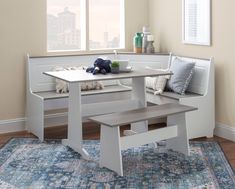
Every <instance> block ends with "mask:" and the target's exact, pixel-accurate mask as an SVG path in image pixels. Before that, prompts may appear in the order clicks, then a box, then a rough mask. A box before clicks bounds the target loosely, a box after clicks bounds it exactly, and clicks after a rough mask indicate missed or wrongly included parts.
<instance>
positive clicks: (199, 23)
mask: <svg viewBox="0 0 235 189" xmlns="http://www.w3.org/2000/svg"><path fill="white" fill-rule="evenodd" d="M183 42H184V43H189V44H198V45H210V0H183Z"/></svg>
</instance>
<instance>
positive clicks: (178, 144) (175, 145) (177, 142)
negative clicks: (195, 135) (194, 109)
mask: <svg viewBox="0 0 235 189" xmlns="http://www.w3.org/2000/svg"><path fill="white" fill-rule="evenodd" d="M167 125H168V126H171V125H177V126H178V136H177V137H175V138H172V139H168V140H167V147H168V148H170V149H173V150H175V151H178V152H181V153H183V154H185V155H189V140H188V133H187V127H186V122H185V113H181V114H176V115H171V116H168V117H167Z"/></svg>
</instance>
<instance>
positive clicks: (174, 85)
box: [166, 57, 195, 95]
mask: <svg viewBox="0 0 235 189" xmlns="http://www.w3.org/2000/svg"><path fill="white" fill-rule="evenodd" d="M194 67H195V63H194V62H186V61H184V60H182V59H180V58H178V57H176V58H175V59H174V60H173V62H172V63H171V66H170V71H172V73H173V75H172V76H171V78H170V79H169V80H168V81H167V84H166V89H167V90H170V91H173V92H175V93H178V94H181V95H184V94H185V91H186V90H187V88H188V85H189V83H190V81H191V79H192V76H193V73H194Z"/></svg>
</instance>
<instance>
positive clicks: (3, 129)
mask: <svg viewBox="0 0 235 189" xmlns="http://www.w3.org/2000/svg"><path fill="white" fill-rule="evenodd" d="M24 130H25V118H16V119H8V120H0V134H2V133H10V132H17V131H24Z"/></svg>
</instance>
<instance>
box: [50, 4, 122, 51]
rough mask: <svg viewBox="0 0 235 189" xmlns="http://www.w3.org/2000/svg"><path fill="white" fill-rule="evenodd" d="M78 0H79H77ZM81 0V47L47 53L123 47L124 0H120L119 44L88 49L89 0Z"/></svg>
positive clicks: (107, 49) (111, 49)
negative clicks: (115, 46) (114, 46)
mask: <svg viewBox="0 0 235 189" xmlns="http://www.w3.org/2000/svg"><path fill="white" fill-rule="evenodd" d="M78 1H79V0H78ZM80 2H81V10H82V11H81V49H71V50H48V48H47V52H48V53H60V52H61V53H63V52H94V51H97V52H100V51H105V52H109V51H113V50H122V49H125V41H126V39H125V0H120V46H119V47H117V48H103V49H90V47H89V0H80Z"/></svg>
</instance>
